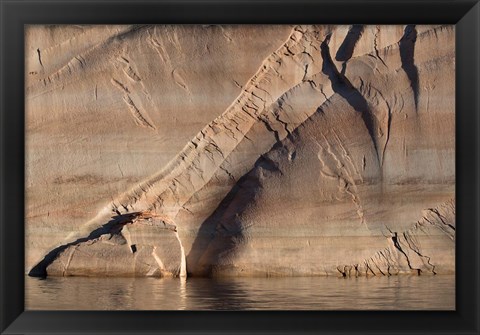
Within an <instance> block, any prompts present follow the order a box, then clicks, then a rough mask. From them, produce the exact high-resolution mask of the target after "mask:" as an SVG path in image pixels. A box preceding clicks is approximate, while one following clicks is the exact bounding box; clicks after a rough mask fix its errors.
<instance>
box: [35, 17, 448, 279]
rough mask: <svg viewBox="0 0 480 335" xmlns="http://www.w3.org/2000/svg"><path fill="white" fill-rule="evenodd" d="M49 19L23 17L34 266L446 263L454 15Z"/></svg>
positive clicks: (304, 269) (310, 267) (282, 268)
mask: <svg viewBox="0 0 480 335" xmlns="http://www.w3.org/2000/svg"><path fill="white" fill-rule="evenodd" d="M61 29H62V28H58V27H35V28H29V29H27V31H28V33H27V40H28V42H27V50H30V53H32V52H33V54H35V52H36V53H37V58H35V57H33V56H31V55H30V58H29V56H27V185H28V188H27V243H28V247H29V249H28V250H27V252H28V255H27V270H29V269H31V268H32V267H33V269H34V271H32V274H42V273H44V272H45V271H46V272H48V274H49V275H142V276H143V275H173V276H176V275H180V274H185V272H187V273H188V274H189V275H193V276H201V275H246V276H249V275H261V276H272V275H277V276H290V275H325V274H327V275H330V274H334V275H342V276H351V275H365V274H367V275H369V274H371V275H382V274H383V275H388V274H398V273H414V274H418V273H449V272H454V266H455V263H454V247H455V242H454V240H455V238H454V237H455V206H454V200H453V199H454V196H455V194H454V188H455V168H454V166H455V159H454V157H455V152H454V147H455V138H454V133H455V131H454V128H455V127H454V126H455V122H454V120H455V118H454V110H455V109H454V106H455V103H454V96H455V92H454V79H453V78H454V73H455V72H454V71H455V48H454V36H455V33H454V28H453V26H406V27H405V26H357V25H356V26H351V27H349V26H295V27H285V26H282V27H262V26H228V27H221V26H208V27H200V26H188V27H187V26H145V27H116V28H114V27H111V28H108V29H107V28H105V27H100V26H99V27H82V28H81V29H82V32H81V33H79V35H75V29H73V28H68V29H66V30H65V31H64V32H62V30H61ZM69 29H73V30H69ZM79 29H80V28H79ZM48 32H50V33H48ZM89 34H90V35H95V39H92V40H90V41H88V42H87V41H86V40H85V35H89ZM72 35H73V36H75V37H70V38H68V36H72ZM45 36H49V37H48V38H47V37H45ZM52 36H53V37H52ZM33 37H41V38H38V40H39V41H40V42H36V43H35V39H34V38H33ZM282 40H283V41H282ZM95 41H97V42H95ZM95 43H96V44H95ZM70 44H73V46H72V47H69V45H70ZM36 45H41V46H42V48H40V47H37V46H36ZM239 45H242V47H239ZM40 49H41V50H40ZM44 49H45V50H46V51H45V52H43V53H42V50H44ZM64 49H67V51H68V52H67V51H65V52H66V54H65V55H64V54H62V56H58V57H56V56H55V55H56V53H61V50H64ZM240 49H241V50H240ZM52 50H56V52H54V51H52ZM47 51H48V52H47ZM42 54H44V57H43V58H42V56H41V55H42ZM67 55H68V56H67ZM69 55H73V56H72V58H70V56H69ZM207 55H208V57H207ZM45 57H47V58H45ZM67 59H70V60H68V62H66V60H67ZM40 60H41V62H40ZM36 62H37V63H38V64H37V63H36ZM40 63H41V64H40ZM44 63H45V64H44ZM63 63H66V64H65V65H63V67H60V66H59V65H60V64H63ZM47 64H48V65H47ZM255 68H256V69H255ZM255 71H256V72H255ZM34 72H35V73H34ZM28 73H34V74H28ZM248 77H250V79H248ZM237 79H238V80H237ZM73 92H78V93H77V94H74V93H73ZM236 94H238V96H237V97H235V95H236ZM86 96H89V98H88V99H85V98H86ZM100 97H101V98H100ZM99 100H100V101H99ZM48 111H50V112H48ZM120 111H122V112H121V113H120ZM215 117H216V118H215ZM201 125H206V126H204V127H203V129H201ZM196 131H199V133H198V134H197V135H195V136H193V135H194V133H195V132H196ZM189 138H190V140H189ZM192 138H193V139H192ZM57 141H59V142H58V143H61V144H63V147H62V146H60V147H59V146H58V145H57V146H53V143H57ZM182 143H186V145H185V146H184V147H183V149H182ZM175 154H176V155H175ZM167 161H168V163H167ZM50 213H52V215H50ZM132 213H140V214H135V215H140V216H138V217H137V216H135V215H134V216H135V220H136V221H135V222H130V221H132V220H133V219H132ZM422 213H423V214H422ZM112 215H115V216H116V219H115V220H119V221H120V222H123V223H122V224H121V227H117V226H114V227H116V228H115V229H117V230H118V231H101V233H102V234H99V233H97V234H94V235H95V236H94V238H92V232H95V231H98V229H99V228H100V227H105V224H106V223H108V222H110V220H111V217H112ZM149 215H150V216H151V218H157V219H154V221H155V220H156V221H158V220H160V221H159V222H163V223H165V222H168V226H170V227H174V230H175V231H174V230H170V229H168V228H166V227H167V226H166V225H164V226H163V227H162V228H158V226H155V227H153V226H152V227H151V226H147V225H144V224H141V222H148V221H146V219H145V217H148V216H149ZM126 222H128V223H126ZM112 227H113V226H112ZM96 235H98V236H96ZM89 236H90V237H89ZM79 241H81V242H79ZM132 245H135V248H137V251H136V252H132ZM58 246H60V250H59V249H55V247H58ZM49 251H51V252H50V253H48V252H49ZM47 253H48V254H47ZM45 254H47V257H45V258H44V260H43V261H40V259H42V257H44V255H45ZM39 261H40V263H39ZM162 264H163V265H162ZM182 269H184V270H182Z"/></svg>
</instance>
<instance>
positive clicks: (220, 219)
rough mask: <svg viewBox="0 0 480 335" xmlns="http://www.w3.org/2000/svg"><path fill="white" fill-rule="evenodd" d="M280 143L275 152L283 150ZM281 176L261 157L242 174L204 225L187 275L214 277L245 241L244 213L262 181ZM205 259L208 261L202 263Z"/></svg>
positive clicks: (196, 238)
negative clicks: (220, 262)
mask: <svg viewBox="0 0 480 335" xmlns="http://www.w3.org/2000/svg"><path fill="white" fill-rule="evenodd" d="M282 146H283V144H282V142H277V143H276V144H275V145H274V146H273V147H272V150H271V151H273V150H274V149H276V148H280V147H282ZM273 173H281V171H280V170H279V168H278V166H277V164H276V163H275V162H274V161H273V160H272V159H271V158H269V157H268V154H265V155H262V156H260V158H259V159H258V160H257V161H256V162H255V165H254V167H253V168H252V169H251V170H250V171H249V172H247V173H246V174H245V175H243V176H242V177H241V178H240V179H239V180H238V181H237V183H236V184H235V185H234V186H233V187H232V189H231V190H230V192H229V193H228V194H227V195H226V196H225V198H223V200H222V201H221V202H220V204H219V205H218V206H217V208H216V209H215V210H214V211H213V213H212V214H211V215H210V216H209V217H208V218H207V219H206V220H205V221H204V222H203V223H202V224H201V227H200V229H199V231H198V233H197V236H196V237H195V241H194V242H193V245H192V249H191V251H190V253H189V254H188V255H187V271H188V272H189V273H188V276H189V277H190V276H211V275H212V271H213V267H214V266H215V264H217V263H218V260H219V259H220V257H225V256H226V255H227V254H228V253H229V252H230V251H232V250H233V249H234V248H235V247H236V246H238V242H240V241H241V240H242V239H243V229H244V227H243V226H242V225H241V222H240V221H239V219H238V215H239V214H241V213H242V212H243V211H244V210H245V208H246V207H247V206H248V204H249V203H250V202H251V200H252V199H253V198H254V197H255V195H256V194H257V192H258V191H259V189H260V188H261V179H262V178H264V177H266V176H267V175H268V174H273ZM202 258H203V259H205V260H206V262H205V261H204V262H202Z"/></svg>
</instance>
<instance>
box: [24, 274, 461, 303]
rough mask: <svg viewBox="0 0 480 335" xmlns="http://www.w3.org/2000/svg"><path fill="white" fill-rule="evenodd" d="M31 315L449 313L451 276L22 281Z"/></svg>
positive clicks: (34, 279)
mask: <svg viewBox="0 0 480 335" xmlns="http://www.w3.org/2000/svg"><path fill="white" fill-rule="evenodd" d="M25 283H26V284H25V285H26V291H25V295H26V308H27V309H30V310H32V309H34V310H255V309H259V310H266V309H268V310H434V309H435V310H453V309H455V277H454V276H392V277H370V278H364V277H361V278H347V279H344V278H334V277H307V278H229V279H204V278H189V279H187V280H181V279H159V278H81V277H67V278H47V279H45V280H41V279H38V278H31V277H26V278H25Z"/></svg>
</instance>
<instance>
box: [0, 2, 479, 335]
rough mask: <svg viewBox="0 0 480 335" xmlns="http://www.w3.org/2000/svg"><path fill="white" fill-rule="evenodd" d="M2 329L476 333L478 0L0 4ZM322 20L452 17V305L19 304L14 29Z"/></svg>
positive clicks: (17, 46) (18, 88)
mask: <svg viewBox="0 0 480 335" xmlns="http://www.w3.org/2000/svg"><path fill="white" fill-rule="evenodd" d="M0 6H1V7H0V13H1V17H0V21H1V37H0V43H1V56H0V59H1V90H0V94H1V96H0V101H1V114H0V127H1V132H0V134H1V136H0V141H1V142H0V144H1V146H0V147H1V151H0V155H1V156H0V157H1V168H0V169H1V170H0V172H1V187H0V188H1V193H0V194H1V195H0V197H1V198H0V199H1V201H0V206H1V207H0V211H1V223H0V229H1V230H0V233H1V242H0V251H1V264H0V268H1V277H0V282H1V297H0V308H1V311H0V331H1V333H2V334H26V333H32V334H49V333H64V334H67V333H119V334H128V333H149V334H152V333H159V334H163V333H182V334H186V333H195V334H199V333H208V334H215V333H220V334H224V333H227V334H234V333H235V334H237V333H238V334H243V333H249V334H253V333H261V334H267V333H282V334H283V333H287V334H289V333H292V334H297V333H303V332H305V333H306V332H309V333H328V334H347V333H348V334H350V333H355V334H375V333H380V334H430V333H432V334H440V333H441V334H479V331H480V325H479V314H480V309H479V301H480V299H479V274H480V273H479V270H480V264H479V254H480V250H479V242H480V236H479V231H480V230H479V208H478V207H479V189H480V187H479V181H480V179H479V172H478V171H479V168H480V160H479V157H480V156H479V142H480V141H479V133H480V132H479V129H480V127H479V126H480V123H479V120H480V110H479V92H480V89H479V88H480V86H479V78H480V72H479V71H480V64H479V63H480V43H479V42H480V4H479V3H478V0H475V1H472V0H459V1H452V0H433V1H432V0H424V1H422V0H417V1H398V0H394V1H387V0H373V1H372V0H367V1H354V0H339V1H331V0H327V1H308V0H300V1H294V0H288V1H287V0H283V1H268V0H260V1H254V0H244V1H240V0H234V1H219V0H216V1H213V0H210V1H202V0H199V1H193V0H187V1H182V0H180V1H173V0H172V1H145V0H143V1H133V0H116V1H115V0H113V1H106V0H96V1H88V0H83V1H67V0H63V1H56V0H50V1H28V0H27V1H21V0H15V1H13V0H0ZM35 23H37V24H54V23H55V24H72V23H75V24H78V23H82V24H94V23H97V24H132V23H136V24H141V23H172V24H173V23H209V24H210V23H218V24H222V23H223V24H228V23H271V24H274V23H275V24H282V23H283V24H291V23H295V24H297V23H305V24H307V23H325V24H353V23H362V24H364V23H371V24H439V23H441V24H455V25H456V176H457V177H456V202H457V204H456V217H457V221H458V222H459V224H458V226H457V227H458V229H457V231H456V241H457V242H456V267H457V272H456V311H452V312H433V311H422V312H379V311H376V312H366V311H357V312H340V311H338V312H332V311H329V312H326V311H308V312H293V311H291V312H290V311H283V312H261V311H260V312H246V311H241V312H191V311H190V312H188V311H181V312H139V311H123V312H88V311H86V312H46V311H25V310H24V275H25V268H24V255H25V251H24V152H25V149H24V143H25V142H24V121H25V117H24V59H25V57H24V25H25V24H35Z"/></svg>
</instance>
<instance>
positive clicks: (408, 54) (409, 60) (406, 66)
mask: <svg viewBox="0 0 480 335" xmlns="http://www.w3.org/2000/svg"><path fill="white" fill-rule="evenodd" d="M416 41H417V30H416V29H415V25H412V24H410V25H408V26H406V27H405V30H404V34H403V36H402V38H401V39H400V42H399V48H400V60H401V61H402V69H403V71H405V73H406V74H407V77H408V80H409V81H410V87H411V88H412V91H413V98H414V100H415V110H417V108H418V85H419V84H418V69H417V67H416V66H415V63H414V57H415V42H416Z"/></svg>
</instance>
